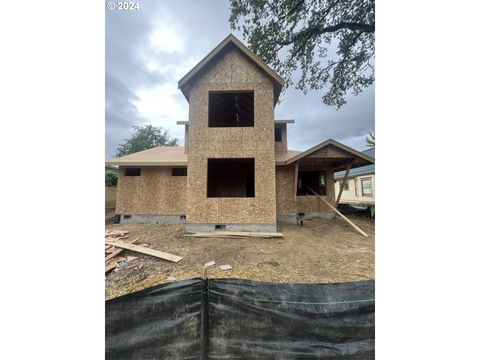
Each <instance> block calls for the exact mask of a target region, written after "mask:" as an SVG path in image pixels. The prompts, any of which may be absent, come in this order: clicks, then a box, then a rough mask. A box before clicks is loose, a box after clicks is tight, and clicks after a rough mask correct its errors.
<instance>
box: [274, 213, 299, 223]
mask: <svg viewBox="0 0 480 360" xmlns="http://www.w3.org/2000/svg"><path fill="white" fill-rule="evenodd" d="M277 222H280V223H285V224H296V223H297V215H277Z"/></svg>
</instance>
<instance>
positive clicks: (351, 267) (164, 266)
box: [105, 218, 375, 299]
mask: <svg viewBox="0 0 480 360" xmlns="http://www.w3.org/2000/svg"><path fill="white" fill-rule="evenodd" d="M352 220H353V221H354V222H355V223H356V224H357V225H358V226H359V227H360V228H362V229H363V230H364V231H365V232H367V233H368V234H369V237H363V236H361V235H360V234H358V233H357V232H355V230H353V229H352V228H351V227H350V226H349V225H347V224H346V223H345V222H344V221H343V220H341V219H338V218H337V219H333V220H322V219H314V220H307V221H305V226H304V227H300V226H297V225H287V224H280V225H279V229H278V230H279V231H280V232H282V233H283V234H284V235H285V237H284V238H283V239H258V238H246V239H223V238H220V239H215V238H214V239H207V238H194V237H185V236H183V233H184V230H183V226H182V225H153V224H122V225H107V226H106V228H107V229H113V228H114V229H118V230H128V231H129V234H128V235H129V236H131V237H132V238H134V237H137V236H140V237H141V240H140V241H139V242H138V244H143V243H145V244H149V245H150V248H152V249H158V250H162V251H166V252H169V253H172V254H175V255H180V256H183V257H184V258H183V259H182V260H181V261H180V262H178V263H176V264H175V263H171V262H168V261H164V260H161V259H157V258H154V257H151V256H148V255H141V254H133V253H132V252H129V251H124V252H123V253H122V255H135V256H139V259H136V260H134V262H132V264H137V263H138V264H143V267H142V268H141V269H136V268H132V269H129V270H125V271H123V272H122V271H120V272H117V273H115V272H111V273H110V274H108V275H107V277H106V281H105V295H106V297H107V298H108V299H109V298H113V297H117V296H120V295H124V294H127V293H130V292H133V291H138V290H141V289H144V288H147V287H150V286H154V285H158V284H161V283H165V282H166V281H167V277H169V276H173V277H175V278H176V279H177V280H184V279H190V278H193V277H202V276H203V273H204V264H205V263H206V262H208V261H210V260H215V262H216V266H214V267H211V268H209V269H208V277H210V278H218V277H221V278H243V279H252V280H260V281H270V282H280V283H294V282H296V283H333V282H344V281H355V280H365V279H373V278H374V272H375V269H374V262H375V255H374V246H375V223H374V222H373V221H372V220H369V219H360V218H352ZM223 264H230V265H232V267H233V269H232V270H227V271H221V270H220V267H219V266H220V265H223Z"/></svg>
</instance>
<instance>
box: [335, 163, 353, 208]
mask: <svg viewBox="0 0 480 360" xmlns="http://www.w3.org/2000/svg"><path fill="white" fill-rule="evenodd" d="M351 167H352V165H351V164H348V165H347V170H346V171H345V176H344V177H343V179H342V184H341V185H340V191H339V192H338V196H337V201H336V202H335V209H336V208H337V207H338V203H339V202H340V198H341V197H342V193H343V187H344V186H345V182H346V181H347V177H348V173H349V172H350V168H351Z"/></svg>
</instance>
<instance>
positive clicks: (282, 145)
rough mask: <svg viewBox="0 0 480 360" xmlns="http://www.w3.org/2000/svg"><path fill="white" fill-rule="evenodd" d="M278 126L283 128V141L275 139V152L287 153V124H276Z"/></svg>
mask: <svg viewBox="0 0 480 360" xmlns="http://www.w3.org/2000/svg"><path fill="white" fill-rule="evenodd" d="M275 127H276V128H280V129H282V141H275V153H277V154H282V153H286V152H287V151H288V150H287V149H288V148H287V124H275Z"/></svg>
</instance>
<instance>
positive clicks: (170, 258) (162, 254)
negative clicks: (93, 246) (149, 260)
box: [105, 240, 183, 263]
mask: <svg viewBox="0 0 480 360" xmlns="http://www.w3.org/2000/svg"><path fill="white" fill-rule="evenodd" d="M105 243H106V244H108V245H114V246H116V247H118V248H121V249H127V250H131V251H135V252H138V253H141V254H146V255H150V256H155V257H158V258H160V259H164V260H168V261H172V262H175V263H176V262H179V261H180V260H182V259H183V258H182V257H181V256H177V255H172V254H169V253H166V252H163V251H159V250H154V249H149V248H146V247H143V246H138V245H132V243H127V242H124V241H120V240H105Z"/></svg>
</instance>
